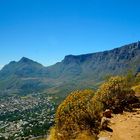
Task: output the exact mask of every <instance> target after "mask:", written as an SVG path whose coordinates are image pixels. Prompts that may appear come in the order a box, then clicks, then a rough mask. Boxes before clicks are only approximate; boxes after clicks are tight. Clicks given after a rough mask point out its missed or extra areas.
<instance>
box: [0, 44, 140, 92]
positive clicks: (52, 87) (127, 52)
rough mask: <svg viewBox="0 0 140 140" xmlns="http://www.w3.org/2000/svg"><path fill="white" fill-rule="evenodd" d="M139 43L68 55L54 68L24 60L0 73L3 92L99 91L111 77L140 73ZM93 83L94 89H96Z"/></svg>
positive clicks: (0, 89) (0, 88)
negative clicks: (102, 84) (92, 89)
mask: <svg viewBox="0 0 140 140" xmlns="http://www.w3.org/2000/svg"><path fill="white" fill-rule="evenodd" d="M139 60H140V42H136V43H132V44H129V45H125V46H122V47H120V48H116V49H113V50H109V51H104V52H97V53H91V54H84V55H77V56H76V55H68V56H66V57H65V58H64V60H62V61H61V62H58V63H56V64H55V65H52V66H49V67H44V66H43V65H41V64H39V63H38V62H35V61H33V60H30V59H28V58H25V57H23V58H22V59H21V60H19V61H18V62H15V61H12V62H10V63H9V64H7V65H6V66H4V68H3V69H2V70H1V71H0V93H1V94H2V93H4V94H5V93H30V92H36V91H41V92H42V91H44V92H47V93H61V94H63V93H65V94H67V93H68V92H69V91H71V90H76V89H83V88H96V86H98V85H99V84H100V83H101V82H102V81H103V80H104V79H105V77H107V76H108V75H121V74H126V73H127V72H128V71H129V70H132V71H133V72H134V73H137V72H138V71H140V61H139ZM93 84H94V85H95V87H93Z"/></svg>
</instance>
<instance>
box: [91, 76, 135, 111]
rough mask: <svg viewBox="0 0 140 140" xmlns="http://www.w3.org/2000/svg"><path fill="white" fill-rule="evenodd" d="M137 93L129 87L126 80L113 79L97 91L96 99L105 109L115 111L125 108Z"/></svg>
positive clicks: (119, 77) (122, 78) (118, 77)
mask: <svg viewBox="0 0 140 140" xmlns="http://www.w3.org/2000/svg"><path fill="white" fill-rule="evenodd" d="M134 94H135V92H134V91H133V90H132V89H131V87H128V85H127V80H126V78H124V77H122V76H115V77H111V78H110V79H109V80H108V81H107V82H105V83H104V84H102V85H101V87H100V88H99V89H98V90H97V92H96V94H95V97H94V99H95V100H96V101H99V102H101V103H103V104H104V110H105V109H111V110H113V111H115V110H116V109H119V110H120V111H123V110H124V108H125V107H126V106H127V105H128V104H129V103H130V102H131V100H132V99H133V98H135V95H134Z"/></svg>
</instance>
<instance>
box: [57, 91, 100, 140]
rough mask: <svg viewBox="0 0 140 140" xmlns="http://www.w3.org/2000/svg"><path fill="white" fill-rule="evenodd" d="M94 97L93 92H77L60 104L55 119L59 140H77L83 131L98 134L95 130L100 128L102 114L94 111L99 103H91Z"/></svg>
mask: <svg viewBox="0 0 140 140" xmlns="http://www.w3.org/2000/svg"><path fill="white" fill-rule="evenodd" d="M93 96H94V91H92V90H82V91H75V92H72V93H71V94H70V95H69V96H68V97H67V98H66V99H65V100H64V101H63V102H62V104H60V106H59V107H58V109H57V112H56V119H55V122H56V126H55V127H56V137H57V139H58V140H59V139H61V140H63V139H64V140H66V139H67V140H69V139H75V138H76V137H77V136H78V135H79V134H80V133H81V132H83V131H86V132H89V133H90V134H93V133H96V132H97V129H95V128H96V127H97V126H99V122H98V120H99V117H98V116H99V115H100V113H97V112H99V111H98V109H95V110H94V106H96V105H97V104H98V103H97V102H94V103H93V102H91V99H92V97H93ZM97 108H99V107H97ZM99 110H100V109H99ZM95 113H96V114H95Z"/></svg>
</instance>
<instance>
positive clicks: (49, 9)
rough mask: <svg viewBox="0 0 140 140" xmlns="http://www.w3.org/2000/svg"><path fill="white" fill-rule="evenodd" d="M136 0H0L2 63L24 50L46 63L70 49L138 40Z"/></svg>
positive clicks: (91, 48) (82, 50) (84, 50)
mask: <svg viewBox="0 0 140 140" xmlns="http://www.w3.org/2000/svg"><path fill="white" fill-rule="evenodd" d="M139 5H140V1H139V0H0V67H1V66H3V65H5V64H7V63H8V62H9V61H12V60H16V61H18V60H19V59H20V58H21V57H22V56H25V57H28V58H30V59H33V60H36V61H38V62H40V63H42V64H43V65H45V66H48V65H52V64H54V63H56V62H58V61H61V60H62V59H63V58H64V56H65V55H68V54H74V55H78V54H85V53H92V52H97V51H103V50H109V49H112V48H115V47H119V46H121V45H124V44H127V43H131V42H135V41H138V40H140V8H139Z"/></svg>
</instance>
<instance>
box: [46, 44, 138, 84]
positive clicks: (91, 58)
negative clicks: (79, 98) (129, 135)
mask: <svg viewBox="0 0 140 140" xmlns="http://www.w3.org/2000/svg"><path fill="white" fill-rule="evenodd" d="M47 69H48V71H49V75H51V76H54V77H55V78H58V79H60V80H64V81H69V80H70V81H71V80H79V81H82V80H85V79H87V80H93V81H100V80H102V79H103V78H104V77H105V76H106V75H116V74H124V73H126V72H127V71H128V70H130V69H131V70H133V71H134V72H136V71H139V70H140V42H137V43H133V44H129V45H126V46H123V47H121V48H116V49H113V50H110V51H104V52H99V53H91V54H85V55H78V56H74V55H68V56H66V57H65V58H64V60H63V61H62V62H60V63H57V64H55V65H53V66H51V67H48V68H47Z"/></svg>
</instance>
